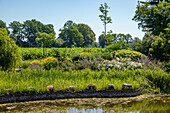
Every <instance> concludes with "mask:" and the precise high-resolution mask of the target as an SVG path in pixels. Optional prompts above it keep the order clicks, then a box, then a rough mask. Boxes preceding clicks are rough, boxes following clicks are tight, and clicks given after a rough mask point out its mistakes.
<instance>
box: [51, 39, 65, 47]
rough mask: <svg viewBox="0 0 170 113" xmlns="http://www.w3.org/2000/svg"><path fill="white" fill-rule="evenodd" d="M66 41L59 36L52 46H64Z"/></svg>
mask: <svg viewBox="0 0 170 113" xmlns="http://www.w3.org/2000/svg"><path fill="white" fill-rule="evenodd" d="M64 43H65V41H64V40H63V39H61V38H57V39H55V40H54V43H53V44H52V47H62V46H63V44H64Z"/></svg>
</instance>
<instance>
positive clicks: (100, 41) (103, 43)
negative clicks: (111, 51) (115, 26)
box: [99, 34, 106, 48]
mask: <svg viewBox="0 0 170 113" xmlns="http://www.w3.org/2000/svg"><path fill="white" fill-rule="evenodd" d="M99 45H100V47H102V48H104V47H105V45H106V41H105V35H104V34H101V35H100V36H99Z"/></svg>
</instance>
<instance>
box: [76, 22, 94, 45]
mask: <svg viewBox="0 0 170 113" xmlns="http://www.w3.org/2000/svg"><path fill="white" fill-rule="evenodd" d="M77 29H78V30H79V32H80V33H81V34H82V35H83V38H84V43H83V45H82V47H88V46H89V45H92V44H93V42H94V41H95V40H96V38H95V33H94V32H93V30H92V29H91V28H90V27H89V26H88V25H86V24H78V25H77Z"/></svg>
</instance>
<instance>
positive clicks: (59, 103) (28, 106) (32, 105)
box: [0, 94, 170, 112]
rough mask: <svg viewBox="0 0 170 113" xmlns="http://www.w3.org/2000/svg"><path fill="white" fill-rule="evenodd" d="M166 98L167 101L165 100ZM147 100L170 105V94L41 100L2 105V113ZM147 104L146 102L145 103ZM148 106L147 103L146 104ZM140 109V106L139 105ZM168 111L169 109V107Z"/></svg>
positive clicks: (113, 104) (100, 105)
mask: <svg viewBox="0 0 170 113" xmlns="http://www.w3.org/2000/svg"><path fill="white" fill-rule="evenodd" d="M165 97H166V99H165ZM144 100H147V101H148V103H150V102H156V101H161V102H162V103H166V104H167V105H169V104H170V94H165V95H140V96H136V97H125V98H83V99H82V98H81V99H80V98H77V99H56V100H40V101H29V102H17V103H7V104H0V112H2V111H9V112H11V111H17V110H21V111H29V110H31V111H32V110H35V109H37V108H41V107H42V108H44V107H47V106H48V107H49V109H52V108H53V109H56V107H63V106H65V107H70V106H91V107H94V108H96V107H102V106H105V107H106V106H108V107H113V106H115V105H116V106H117V105H119V104H121V105H122V106H129V105H130V104H132V103H141V102H142V101H144ZM144 103H145V102H144ZM145 104H146V103H145ZM137 106H138V107H140V106H139V105H137ZM167 109H168V107H167Z"/></svg>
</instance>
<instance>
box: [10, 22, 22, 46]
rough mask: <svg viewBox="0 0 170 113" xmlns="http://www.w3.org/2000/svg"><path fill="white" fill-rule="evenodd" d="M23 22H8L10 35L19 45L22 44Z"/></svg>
mask: <svg viewBox="0 0 170 113" xmlns="http://www.w3.org/2000/svg"><path fill="white" fill-rule="evenodd" d="M22 28H23V24H21V23H20V22H18V21H13V22H11V23H10V24H9V29H10V30H11V33H10V37H11V38H12V39H13V40H14V41H16V44H17V45H18V46H20V47H22V46H23V42H24V33H23V31H22Z"/></svg>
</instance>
